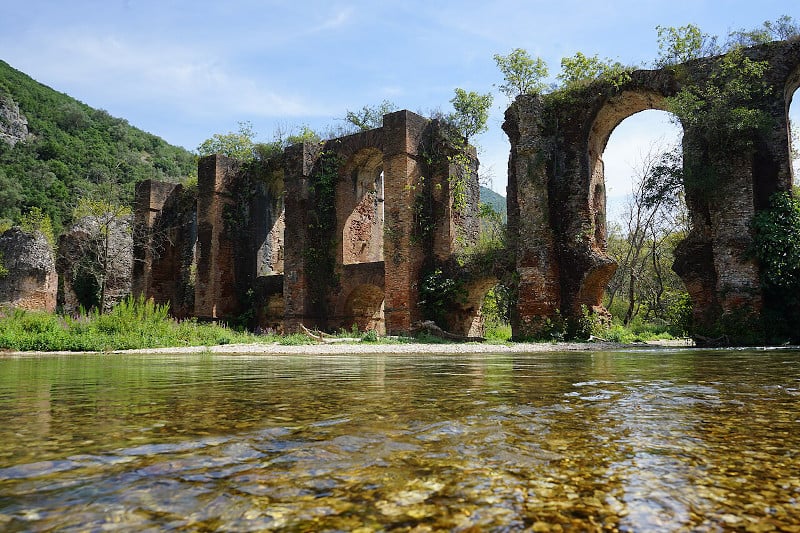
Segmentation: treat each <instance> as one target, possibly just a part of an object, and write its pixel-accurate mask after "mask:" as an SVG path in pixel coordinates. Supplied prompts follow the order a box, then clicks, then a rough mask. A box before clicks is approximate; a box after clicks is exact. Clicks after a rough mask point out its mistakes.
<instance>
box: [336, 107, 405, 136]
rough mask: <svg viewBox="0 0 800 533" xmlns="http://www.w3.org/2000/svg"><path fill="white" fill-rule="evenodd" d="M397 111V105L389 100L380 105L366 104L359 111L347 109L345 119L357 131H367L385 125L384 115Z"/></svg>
mask: <svg viewBox="0 0 800 533" xmlns="http://www.w3.org/2000/svg"><path fill="white" fill-rule="evenodd" d="M392 111H397V106H396V105H394V103H392V102H390V101H389V100H384V101H382V102H381V103H380V104H378V105H372V106H369V105H365V106H364V107H362V108H361V109H359V110H358V111H350V110H349V109H348V110H347V113H346V114H345V117H344V120H345V121H346V122H347V123H348V124H350V126H352V127H354V128H355V129H356V131H367V130H371V129H375V128H380V127H381V126H383V115H386V114H387V113H391V112H392Z"/></svg>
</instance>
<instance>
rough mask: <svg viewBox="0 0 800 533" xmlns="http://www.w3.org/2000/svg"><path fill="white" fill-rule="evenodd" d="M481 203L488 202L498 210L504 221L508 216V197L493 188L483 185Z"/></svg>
mask: <svg viewBox="0 0 800 533" xmlns="http://www.w3.org/2000/svg"><path fill="white" fill-rule="evenodd" d="M481 203H482V204H488V205H490V206H492V209H494V210H495V211H496V212H498V213H499V214H500V218H501V219H502V221H503V222H505V221H506V219H507V218H508V212H507V208H506V197H505V196H502V195H500V194H498V193H496V192H494V191H493V190H491V189H488V188H486V187H483V186H482V187H481Z"/></svg>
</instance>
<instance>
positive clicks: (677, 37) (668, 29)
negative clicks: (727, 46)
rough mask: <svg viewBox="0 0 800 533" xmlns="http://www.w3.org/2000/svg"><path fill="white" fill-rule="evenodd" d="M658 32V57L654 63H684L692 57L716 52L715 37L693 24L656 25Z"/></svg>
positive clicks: (662, 64) (663, 64)
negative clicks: (677, 25) (678, 25)
mask: <svg viewBox="0 0 800 533" xmlns="http://www.w3.org/2000/svg"><path fill="white" fill-rule="evenodd" d="M656 31H657V32H658V59H657V60H656V65H658V66H660V67H664V66H667V65H676V64H679V63H685V62H686V61H690V60H692V59H697V58H699V57H704V56H709V55H713V54H715V53H717V52H718V51H719V49H718V48H717V38H716V37H715V36H713V35H709V34H707V33H703V31H702V30H700V28H699V27H698V26H696V25H694V24H687V25H686V26H680V27H678V28H675V27H673V26H656Z"/></svg>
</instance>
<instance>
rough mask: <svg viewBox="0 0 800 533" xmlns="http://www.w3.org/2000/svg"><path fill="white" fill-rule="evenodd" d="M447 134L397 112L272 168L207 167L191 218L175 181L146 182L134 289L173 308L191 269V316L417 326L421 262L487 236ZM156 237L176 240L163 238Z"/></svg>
mask: <svg viewBox="0 0 800 533" xmlns="http://www.w3.org/2000/svg"><path fill="white" fill-rule="evenodd" d="M439 127H440V125H439V124H438V123H437V122H435V121H434V122H432V121H430V120H428V119H425V118H423V117H420V116H418V115H415V114H414V113H411V112H408V111H399V112H396V113H390V114H388V115H386V116H384V125H383V127H381V128H376V129H373V130H369V131H365V132H361V133H357V134H353V135H348V136H346V137H341V138H338V139H332V140H329V141H326V142H324V143H309V142H304V143H302V144H298V145H295V146H291V147H289V148H287V149H286V150H284V151H283V152H282V153H280V154H278V155H276V156H275V157H273V158H271V159H269V160H267V161H259V162H254V163H249V164H247V165H242V164H241V163H240V162H237V161H234V160H232V159H228V158H225V157H222V156H209V157H205V158H202V159H201V160H200V161H199V163H198V190H197V194H196V207H195V208H194V209H193V210H192V208H191V207H190V205H191V201H192V200H191V198H189V197H187V196H186V195H185V194H183V193H181V192H180V189H178V188H176V187H174V186H167V185H156V184H153V183H150V184H148V185H142V186H141V188H140V189H137V211H136V217H137V225H138V226H141V227H142V228H144V229H145V232H144V233H145V236H144V237H141V238H138V237H137V242H141V246H140V251H139V252H138V254H139V255H138V257H140V259H141V261H139V263H140V264H141V265H142V266H141V268H138V267H137V270H136V278H137V281H136V283H137V290H139V291H141V293H142V294H145V295H146V296H148V297H155V294H154V292H155V291H158V292H159V297H162V298H168V299H169V300H170V301H171V302H173V306H174V300H176V299H181V298H182V296H181V291H180V290H179V288H178V287H179V286H180V285H181V284H182V283H184V282H185V279H184V278H182V277H181V274H180V272H186V271H188V270H187V268H188V267H187V265H189V264H190V263H192V261H194V263H193V264H194V265H196V266H195V267H192V268H194V269H195V272H196V274H194V275H193V277H192V280H193V284H194V308H193V309H192V310H191V313H190V314H193V315H194V316H198V317H203V318H209V319H218V318H221V319H237V320H239V319H247V320H248V321H249V323H250V325H252V326H255V325H258V326H259V327H261V328H262V329H272V330H281V329H282V330H285V331H297V330H298V329H299V328H300V326H301V325H303V326H306V327H309V328H322V329H337V328H347V329H349V328H351V327H352V326H353V325H354V324H355V325H356V326H357V327H358V328H360V329H376V330H377V331H379V332H384V331H386V332H389V333H399V332H405V331H409V330H410V329H411V325H412V324H413V323H414V322H416V321H418V320H420V319H421V318H422V310H421V308H420V306H419V303H418V300H419V294H418V287H419V279H420V276H421V274H422V271H423V267H424V266H430V265H432V264H433V263H435V261H437V260H442V259H446V258H449V257H451V256H452V255H453V254H454V253H456V252H457V251H458V250H460V249H462V248H463V247H464V246H466V245H468V244H470V243H474V242H475V241H476V240H477V232H478V230H479V221H478V220H477V213H478V180H477V158H476V157H475V154H474V150H468V151H467V152H466V153H465V155H464V156H463V157H462V158H461V161H466V163H467V164H466V165H464V164H461V165H458V164H454V163H453V162H452V161H451V160H449V159H448V156H452V155H455V154H456V153H457V152H456V151H452V150H451V152H449V153H447V154H446V155H443V156H442V157H441V158H437V156H436V155H435V154H434V152H433V151H432V150H431V146H432V145H431V142H432V140H434V139H436V138H437V137H436V129H437V128H439ZM465 166H466V167H467V168H468V171H467V172H466V173H464V174H462V175H460V176H458V179H460V182H459V184H460V185H459V186H460V187H461V189H460V190H461V192H460V193H459V194H460V198H461V199H460V201H459V205H457V206H454V203H456V202H455V197H456V194H455V193H454V189H453V187H452V185H453V183H455V180H456V179H457V177H456V175H455V174H456V173H457V172H463V167H465ZM179 206H181V207H179ZM168 210H169V211H171V212H174V213H178V214H177V215H175V216H171V215H167V211H168ZM190 213H191V214H193V217H194V218H192V216H189V214H190ZM190 221H191V222H190ZM178 227H180V228H182V229H180V230H177V229H175V228H178ZM187 227H191V228H196V229H193V230H191V231H187V230H186V228H187ZM170 228H172V229H173V230H174V231H172V232H170V231H169V229H170ZM159 232H161V233H163V234H165V235H168V237H166V238H164V239H162V240H160V241H159V239H158V234H159ZM195 241H196V245H195ZM158 242H163V243H166V244H163V245H162V246H160V247H158V246H155V243H158ZM188 250H196V251H194V252H192V253H189V252H188ZM148 254H149V255H148ZM170 272H172V274H171V277H170V274H169V273H170ZM170 284H171V286H170ZM280 288H282V290H280ZM184 301H185V298H184ZM182 309H183V308H182ZM279 315H280V316H279ZM279 321H280V323H279Z"/></svg>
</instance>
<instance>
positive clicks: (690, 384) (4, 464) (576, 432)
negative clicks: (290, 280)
mask: <svg viewBox="0 0 800 533" xmlns="http://www.w3.org/2000/svg"><path fill="white" fill-rule="evenodd" d="M799 408H800V352H798V351H792V350H771V351H769V350H764V351H706V352H703V351H693V350H682V351H681V350H675V351H669V350H667V351H663V350H662V351H633V352H632V351H628V352H615V353H558V354H536V355H508V354H505V355H495V356H487V355H475V356H430V355H425V356H406V355H397V356H389V355H376V356H363V355H362V356H325V357H295V356H279V357H268V356H259V357H249V356H248V357H245V356H217V355H214V356H211V355H200V356H184V355H182V356H162V355H152V356H142V355H133V356H118V355H114V356H69V357H26V358H2V359H0V530H3V531H56V530H57V531H105V530H123V531H131V530H135V531H160V530H164V529H172V530H190V531H209V530H224V531H269V530H281V531H377V530H385V531H389V530H391V531H437V530H446V531H518V530H525V529H526V528H527V529H529V530H532V531H548V530H555V531H558V530H575V531H586V530H614V529H617V530H620V531H674V530H679V531H680V530H687V531H688V530H691V531H727V530H742V531H772V530H776V531H800V455H799V454H800V451H799V450H800V409H799Z"/></svg>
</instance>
